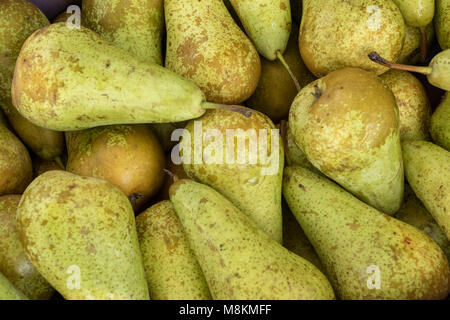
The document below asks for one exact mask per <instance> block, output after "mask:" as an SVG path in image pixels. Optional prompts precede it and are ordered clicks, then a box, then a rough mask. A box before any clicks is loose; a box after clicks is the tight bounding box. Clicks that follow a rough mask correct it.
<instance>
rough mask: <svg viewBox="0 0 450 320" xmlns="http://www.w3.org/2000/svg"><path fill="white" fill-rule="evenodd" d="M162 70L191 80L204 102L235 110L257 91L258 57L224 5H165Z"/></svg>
mask: <svg viewBox="0 0 450 320" xmlns="http://www.w3.org/2000/svg"><path fill="white" fill-rule="evenodd" d="M164 12H165V17H166V24H167V50H166V51H167V52H166V67H167V68H169V69H170V70H172V71H175V72H176V73H178V74H180V75H182V76H183V77H186V78H187V79H190V80H192V81H193V82H194V83H196V84H197V85H198V86H199V87H200V88H201V89H202V90H203V92H204V93H205V95H206V98H207V100H208V101H211V102H216V103H225V104H236V103H241V102H243V101H245V100H247V99H248V98H249V97H250V96H251V95H252V94H253V92H254V91H255V89H256V86H257V84H258V81H259V78H260V75H261V62H260V59H259V56H258V52H257V51H256V49H255V48H254V46H253V44H252V43H251V41H250V40H249V39H248V38H247V37H246V35H245V34H244V32H242V31H241V29H239V27H238V26H237V25H236V23H235V22H234V21H233V18H232V17H231V15H230V13H229V12H228V10H227V8H226V7H225V5H224V4H223V2H222V0H209V1H196V0H184V1H179V0H165V1H164Z"/></svg>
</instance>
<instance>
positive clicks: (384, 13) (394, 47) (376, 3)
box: [299, 0, 405, 77]
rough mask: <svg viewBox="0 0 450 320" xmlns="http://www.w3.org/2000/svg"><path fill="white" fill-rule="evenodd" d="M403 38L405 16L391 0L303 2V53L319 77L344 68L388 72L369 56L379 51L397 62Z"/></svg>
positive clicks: (312, 0) (301, 50)
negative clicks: (368, 56)
mask: <svg viewBox="0 0 450 320" xmlns="http://www.w3.org/2000/svg"><path fill="white" fill-rule="evenodd" d="M324 8H326V10H324ZM404 39H405V23H404V20H403V17H402V14H401V12H400V10H399V9H398V7H397V6H396V5H395V4H394V3H393V2H392V1H391V0H350V1H335V0H304V1H303V15H302V23H301V26H300V43H299V45H300V52H301V55H302V57H303V61H304V62H305V64H306V66H307V67H308V68H309V70H310V71H311V72H312V73H314V74H315V75H316V76H317V77H322V76H325V75H326V74H328V73H330V72H332V71H335V70H338V69H342V68H345V67H359V68H362V69H366V70H369V71H373V72H376V73H377V74H381V73H383V72H386V71H387V69H386V68H385V67H382V66H379V65H376V64H374V63H372V62H371V61H370V60H367V55H368V54H369V53H370V52H372V51H378V52H380V54H381V55H383V56H386V57H388V58H387V59H390V60H393V61H397V59H398V58H399V56H400V53H401V51H402V47H403V41H404Z"/></svg>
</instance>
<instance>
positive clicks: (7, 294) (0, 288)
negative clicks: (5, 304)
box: [0, 273, 28, 300]
mask: <svg viewBox="0 0 450 320" xmlns="http://www.w3.org/2000/svg"><path fill="white" fill-rule="evenodd" d="M0 300H28V298H27V297H26V296H25V295H24V294H23V293H22V292H20V291H19V290H17V289H16V288H15V287H14V286H13V284H12V283H11V282H9V280H8V279H6V277H5V276H4V275H3V274H1V273H0Z"/></svg>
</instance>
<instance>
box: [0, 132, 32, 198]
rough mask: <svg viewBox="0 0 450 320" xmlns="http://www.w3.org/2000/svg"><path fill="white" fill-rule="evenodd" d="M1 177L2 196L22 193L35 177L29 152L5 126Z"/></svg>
mask: <svg viewBox="0 0 450 320" xmlns="http://www.w3.org/2000/svg"><path fill="white" fill-rule="evenodd" d="M0 177H1V180H0V196H1V195H5V194H20V193H22V192H23V191H24V190H25V188H26V187H27V186H28V184H29V183H30V182H31V179H32V177H33V169H32V165H31V158H30V155H29V153H28V150H27V149H26V148H25V146H24V145H23V144H22V142H21V141H20V140H19V139H18V138H17V137H16V136H15V135H14V134H13V133H12V132H11V131H9V130H8V129H7V128H6V127H5V126H4V125H3V124H0Z"/></svg>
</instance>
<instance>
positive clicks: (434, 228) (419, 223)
mask: <svg viewBox="0 0 450 320" xmlns="http://www.w3.org/2000/svg"><path fill="white" fill-rule="evenodd" d="M394 217H395V218H396V219H398V220H401V221H403V222H406V223H408V224H410V225H412V226H414V227H416V228H417V229H419V230H421V231H423V232H425V233H426V234H427V235H429V236H430V237H431V238H432V239H433V240H434V241H435V242H436V243H437V244H438V245H439V246H440V247H441V249H442V250H443V251H444V253H445V255H446V256H447V260H449V261H450V240H449V239H447V236H446V235H445V233H444V231H442V229H441V227H439V225H438V224H437V223H436V221H435V220H434V219H433V217H432V216H431V214H430V213H429V212H428V210H427V209H426V208H425V206H424V205H423V203H422V202H420V200H419V199H418V198H417V197H416V195H415V194H414V192H413V191H412V190H411V188H410V187H409V186H408V187H407V188H405V200H404V201H403V205H402V207H401V208H400V210H399V211H398V212H397V213H396V214H395V216H394Z"/></svg>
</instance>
